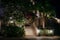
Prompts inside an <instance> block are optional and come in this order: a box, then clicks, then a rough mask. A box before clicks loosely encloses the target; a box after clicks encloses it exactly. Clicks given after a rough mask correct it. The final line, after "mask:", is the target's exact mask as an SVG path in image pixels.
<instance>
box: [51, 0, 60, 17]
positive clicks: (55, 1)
mask: <svg viewBox="0 0 60 40" xmlns="http://www.w3.org/2000/svg"><path fill="white" fill-rule="evenodd" d="M51 3H52V5H53V6H54V7H55V9H56V16H57V18H60V15H59V14H60V4H59V3H60V1H59V0H51Z"/></svg>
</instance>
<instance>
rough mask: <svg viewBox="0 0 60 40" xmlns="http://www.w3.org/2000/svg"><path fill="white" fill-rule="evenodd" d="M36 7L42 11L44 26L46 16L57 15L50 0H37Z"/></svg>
mask: <svg viewBox="0 0 60 40" xmlns="http://www.w3.org/2000/svg"><path fill="white" fill-rule="evenodd" d="M34 9H35V10H38V11H39V12H40V15H41V17H42V19H40V20H42V22H41V23H42V24H43V25H42V26H43V28H45V20H46V19H45V17H48V16H49V17H52V16H55V9H54V8H53V7H52V5H51V3H50V0H38V1H35V5H34Z"/></svg>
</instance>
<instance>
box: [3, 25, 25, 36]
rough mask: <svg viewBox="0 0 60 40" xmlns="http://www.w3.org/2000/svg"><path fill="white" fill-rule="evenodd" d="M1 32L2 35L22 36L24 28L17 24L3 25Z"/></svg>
mask: <svg viewBox="0 0 60 40" xmlns="http://www.w3.org/2000/svg"><path fill="white" fill-rule="evenodd" d="M2 34H3V36H4V37H23V36H24V28H23V27H17V26H12V25H10V26H5V27H4V28H3V30H2Z"/></svg>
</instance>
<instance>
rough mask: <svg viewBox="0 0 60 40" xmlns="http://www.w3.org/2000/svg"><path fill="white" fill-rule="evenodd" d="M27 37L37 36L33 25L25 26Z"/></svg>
mask: <svg viewBox="0 0 60 40" xmlns="http://www.w3.org/2000/svg"><path fill="white" fill-rule="evenodd" d="M24 30H25V37H35V30H34V28H33V27H32V26H25V28H24Z"/></svg>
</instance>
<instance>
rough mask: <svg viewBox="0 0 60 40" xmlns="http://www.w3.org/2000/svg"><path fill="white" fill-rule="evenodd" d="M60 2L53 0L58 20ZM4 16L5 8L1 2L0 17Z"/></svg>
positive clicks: (59, 16)
mask: <svg viewBox="0 0 60 40" xmlns="http://www.w3.org/2000/svg"><path fill="white" fill-rule="evenodd" d="M59 3H60V1H59V0H51V4H52V6H53V7H55V9H56V16H57V17H58V18H60V15H59V13H60V5H59ZM1 15H3V8H2V7H1V2H0V16H1Z"/></svg>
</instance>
